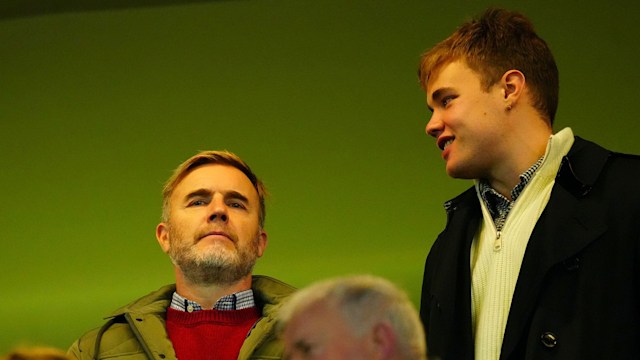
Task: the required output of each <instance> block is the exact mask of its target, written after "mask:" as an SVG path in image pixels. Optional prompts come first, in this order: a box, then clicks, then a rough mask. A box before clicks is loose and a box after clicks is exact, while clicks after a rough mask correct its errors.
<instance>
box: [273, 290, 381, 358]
mask: <svg viewBox="0 0 640 360" xmlns="http://www.w3.org/2000/svg"><path fill="white" fill-rule="evenodd" d="M282 337H283V342H284V347H285V359H286V360H323V359H324V360H358V359H362V360H365V359H366V360H372V359H376V356H377V355H376V354H375V352H374V350H373V347H372V345H371V344H370V342H369V341H368V340H369V337H368V336H366V334H365V336H360V337H356V336H355V335H354V334H353V330H351V328H350V327H349V326H348V324H346V323H345V321H344V319H343V318H342V316H341V315H340V314H339V313H338V310H337V309H333V308H331V307H330V305H327V304H324V303H318V302H316V303H314V304H312V305H310V306H308V307H307V308H306V309H305V310H303V312H302V313H299V314H297V316H294V317H293V318H292V319H291V320H290V321H289V323H288V324H287V326H286V328H285V330H284V333H283V335H282Z"/></svg>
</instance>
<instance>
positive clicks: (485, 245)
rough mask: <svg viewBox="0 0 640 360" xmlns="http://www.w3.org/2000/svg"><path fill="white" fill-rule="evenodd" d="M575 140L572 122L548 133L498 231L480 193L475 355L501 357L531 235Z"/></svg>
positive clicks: (474, 249) (474, 255) (474, 263)
mask: <svg viewBox="0 0 640 360" xmlns="http://www.w3.org/2000/svg"><path fill="white" fill-rule="evenodd" d="M572 145H573V132H572V131H571V129H570V128H565V129H563V130H562V131H560V132H558V133H557V134H555V135H552V136H551V137H550V138H549V143H548V144H547V149H546V153H545V155H544V160H543V162H542V164H541V165H540V168H539V169H538V171H537V172H536V174H535V175H534V177H533V178H532V179H531V181H530V182H529V184H527V186H526V187H525V189H524V190H523V191H522V193H521V194H520V196H519V197H518V198H517V199H516V202H515V204H514V206H513V208H512V209H511V211H510V212H509V215H508V216H507V219H506V222H505V224H504V226H503V228H502V230H501V231H500V232H497V231H496V227H495V225H494V223H493V219H492V218H491V215H490V213H489V210H488V209H487V207H486V205H485V203H484V201H482V198H481V196H480V194H479V193H478V200H479V201H480V203H481V204H482V216H483V218H484V221H483V222H482V224H481V225H480V228H479V229H478V232H477V234H476V236H475V238H474V240H473V244H472V246H471V282H472V285H471V286H472V289H471V301H472V305H471V306H472V309H471V313H472V319H473V329H474V339H475V358H476V359H477V360H485V359H486V360H494V359H498V358H499V357H500V349H501V347H502V339H503V336H504V330H505V327H506V324H507V317H508V316H509V309H510V308H511V298H512V297H513V292H514V290H515V286H516V281H517V280H518V274H519V273H520V265H522V258H523V256H524V252H525V249H526V247H527V243H528V241H529V237H530V236H531V233H532V231H533V228H534V226H535V224H536V222H537V221H538V218H539V217H540V215H541V214H542V211H543V210H544V208H545V206H546V205H547V202H548V201H549V196H550V194H551V188H552V187H553V184H554V183H555V177H556V174H557V173H558V169H559V168H560V163H561V162H562V158H563V157H564V156H565V155H566V154H567V153H568V152H569V149H570V148H571V146H572ZM476 192H478V182H477V181H476Z"/></svg>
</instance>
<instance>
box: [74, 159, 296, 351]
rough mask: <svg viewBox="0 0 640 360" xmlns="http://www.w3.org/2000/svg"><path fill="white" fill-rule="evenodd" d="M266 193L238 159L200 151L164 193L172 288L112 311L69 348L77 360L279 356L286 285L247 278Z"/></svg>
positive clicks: (261, 242)
mask: <svg viewBox="0 0 640 360" xmlns="http://www.w3.org/2000/svg"><path fill="white" fill-rule="evenodd" d="M265 193H266V191H265V188H264V185H263V184H262V182H261V181H260V180H259V179H258V178H257V177H256V176H255V175H254V174H253V172H251V169H250V168H249V167H248V166H247V165H246V164H245V163H244V162H243V161H242V160H241V159H240V158H239V157H237V156H236V155H234V154H232V153H229V152H223V151H206V152H202V153H199V154H197V155H195V156H193V157H192V158H190V159H188V160H187V161H185V162H184V163H183V164H181V165H180V166H179V167H178V168H177V169H176V170H175V172H174V174H173V176H172V177H171V178H170V179H169V180H168V181H167V183H166V185H165V187H164V191H163V211H162V214H163V215H162V218H163V221H162V222H161V223H160V224H159V225H158V227H157V229H156V237H157V239H158V242H159V243H160V247H161V248H162V250H163V251H164V252H165V253H167V254H168V255H169V257H170V258H171V261H172V262H173V264H174V270H175V275H176V283H175V285H168V286H165V287H163V288H161V289H159V290H157V291H155V292H153V293H151V294H149V295H147V296H145V297H143V298H141V299H139V300H136V301H134V302H133V303H131V304H129V305H127V306H125V307H123V308H121V309H120V310H118V311H116V312H115V313H114V314H113V315H112V316H111V317H110V318H109V320H108V322H107V323H106V324H105V325H103V326H102V327H101V328H99V329H95V330H93V331H90V332H89V333H87V334H86V335H84V336H83V337H81V338H80V339H79V340H77V341H76V342H75V343H74V344H73V345H72V347H71V349H70V350H69V353H70V355H72V356H74V357H76V358H79V359H94V358H95V359H98V358H131V359H134V358H135V359H140V358H141V357H145V356H146V357H147V358H149V359H176V358H181V359H189V360H194V359H216V360H218V359H279V358H280V357H281V355H282V345H281V343H280V342H279V340H277V336H276V335H275V333H274V331H273V324H274V321H273V320H274V319H275V312H276V310H277V309H278V307H279V306H280V304H281V302H282V301H283V300H284V299H285V298H286V297H287V296H289V295H290V294H291V293H292V292H293V288H292V287H290V286H288V285H286V284H283V283H281V282H279V281H277V280H275V279H272V278H269V277H263V276H252V270H253V266H254V264H255V262H256V260H257V259H258V258H259V257H261V256H262V254H263V253H264V250H265V248H266V246H267V233H266V232H265V231H264V229H263V227H264V219H265V199H264V198H265Z"/></svg>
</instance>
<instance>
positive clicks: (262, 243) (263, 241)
mask: <svg viewBox="0 0 640 360" xmlns="http://www.w3.org/2000/svg"><path fill="white" fill-rule="evenodd" d="M268 242H269V241H268V235H267V232H266V231H264V229H260V233H259V234H258V257H262V254H264V250H265V249H266V248H267V244H268Z"/></svg>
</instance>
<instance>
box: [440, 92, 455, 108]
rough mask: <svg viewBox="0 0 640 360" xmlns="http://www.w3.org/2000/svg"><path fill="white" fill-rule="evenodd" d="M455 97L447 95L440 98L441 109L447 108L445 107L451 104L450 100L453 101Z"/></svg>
mask: <svg viewBox="0 0 640 360" xmlns="http://www.w3.org/2000/svg"><path fill="white" fill-rule="evenodd" d="M456 97H457V96H454V95H447V96H445V97H443V98H442V106H443V107H447V105H449V103H451V100H453V99H455V98H456Z"/></svg>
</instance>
